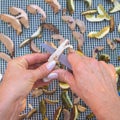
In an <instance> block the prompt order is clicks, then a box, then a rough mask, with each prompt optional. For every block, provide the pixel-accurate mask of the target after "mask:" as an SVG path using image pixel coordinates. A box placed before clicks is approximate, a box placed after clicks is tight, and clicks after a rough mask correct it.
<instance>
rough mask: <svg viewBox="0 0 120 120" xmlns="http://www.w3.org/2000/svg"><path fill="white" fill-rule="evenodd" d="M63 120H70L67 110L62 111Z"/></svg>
mask: <svg viewBox="0 0 120 120" xmlns="http://www.w3.org/2000/svg"><path fill="white" fill-rule="evenodd" d="M63 114H64V120H70V111H69V110H67V109H63Z"/></svg>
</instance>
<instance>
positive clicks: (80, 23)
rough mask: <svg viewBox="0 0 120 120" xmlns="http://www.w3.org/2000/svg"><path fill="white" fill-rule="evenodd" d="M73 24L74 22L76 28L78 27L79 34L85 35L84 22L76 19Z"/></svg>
mask: <svg viewBox="0 0 120 120" xmlns="http://www.w3.org/2000/svg"><path fill="white" fill-rule="evenodd" d="M75 22H76V24H77V26H78V27H79V29H80V31H81V33H85V31H86V26H85V23H84V21H82V20H79V19H76V20H75Z"/></svg>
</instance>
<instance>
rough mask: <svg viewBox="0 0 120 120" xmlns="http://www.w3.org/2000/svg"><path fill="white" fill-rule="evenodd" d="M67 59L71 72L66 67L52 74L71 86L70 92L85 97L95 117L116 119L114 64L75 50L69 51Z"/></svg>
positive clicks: (118, 106) (118, 104) (118, 110)
mask: <svg viewBox="0 0 120 120" xmlns="http://www.w3.org/2000/svg"><path fill="white" fill-rule="evenodd" d="M68 60H69V62H70V64H71V65H72V70H73V74H71V73H69V72H68V71H65V70H55V71H53V73H54V74H55V73H56V74H58V79H59V80H62V81H63V82H66V83H68V84H69V85H70V87H71V89H72V91H73V92H74V93H76V94H77V95H78V96H79V97H80V98H81V99H82V100H84V102H85V103H86V104H87V105H88V106H89V107H90V108H91V109H92V111H93V112H94V113H95V115H96V116H97V118H98V119H100V120H106V119H107V120H113V119H114V120H118V119H119V114H120V99H119V97H118V94H117V86H116V75H115V69H114V67H113V65H111V64H106V63H105V62H102V61H100V62H98V61H97V60H95V59H93V58H88V57H85V56H79V55H78V54H76V53H70V54H69V55H68ZM53 73H52V74H53Z"/></svg>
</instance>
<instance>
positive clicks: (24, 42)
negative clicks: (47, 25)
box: [19, 26, 43, 48]
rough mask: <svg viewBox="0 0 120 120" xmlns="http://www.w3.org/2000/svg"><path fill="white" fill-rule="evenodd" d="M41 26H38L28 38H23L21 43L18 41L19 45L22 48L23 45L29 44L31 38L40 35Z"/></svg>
mask: <svg viewBox="0 0 120 120" xmlns="http://www.w3.org/2000/svg"><path fill="white" fill-rule="evenodd" d="M42 30H43V29H42V26H39V27H38V29H37V31H35V32H34V33H33V34H32V35H31V36H30V37H29V38H27V39H25V40H24V41H23V42H22V43H20V45H19V47H20V48H22V47H24V46H25V45H27V44H29V43H30V42H31V41H32V40H33V39H35V38H37V37H38V38H40V37H42Z"/></svg>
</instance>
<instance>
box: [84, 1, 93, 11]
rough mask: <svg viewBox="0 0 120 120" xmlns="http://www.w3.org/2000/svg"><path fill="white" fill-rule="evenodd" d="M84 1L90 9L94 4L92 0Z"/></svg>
mask: <svg viewBox="0 0 120 120" xmlns="http://www.w3.org/2000/svg"><path fill="white" fill-rule="evenodd" d="M84 2H85V4H86V5H87V8H88V9H89V8H90V7H91V6H92V0H84Z"/></svg>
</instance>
